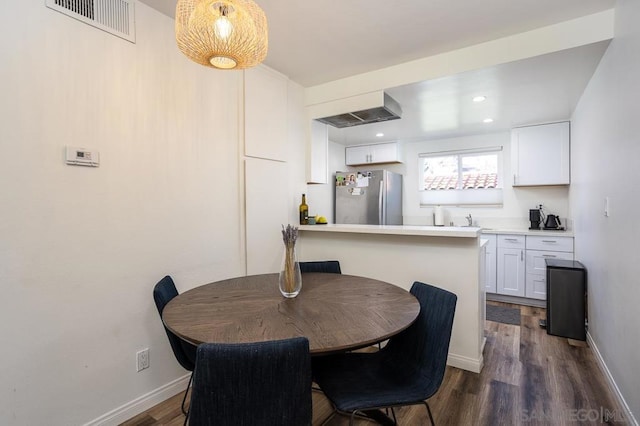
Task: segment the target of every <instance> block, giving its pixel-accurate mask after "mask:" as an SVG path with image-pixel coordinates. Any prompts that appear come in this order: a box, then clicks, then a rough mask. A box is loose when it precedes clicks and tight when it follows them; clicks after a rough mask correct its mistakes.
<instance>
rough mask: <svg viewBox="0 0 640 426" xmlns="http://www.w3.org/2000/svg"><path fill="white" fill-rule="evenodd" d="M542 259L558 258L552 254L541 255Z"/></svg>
mask: <svg viewBox="0 0 640 426" xmlns="http://www.w3.org/2000/svg"><path fill="white" fill-rule="evenodd" d="M542 257H558V256H554V255H552V254H543V255H542Z"/></svg>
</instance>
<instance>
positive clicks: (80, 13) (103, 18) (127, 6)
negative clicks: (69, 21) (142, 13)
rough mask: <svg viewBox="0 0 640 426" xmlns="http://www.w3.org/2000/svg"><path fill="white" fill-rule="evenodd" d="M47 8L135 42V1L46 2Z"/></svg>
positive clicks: (71, 0) (81, 0)
mask: <svg viewBox="0 0 640 426" xmlns="http://www.w3.org/2000/svg"><path fill="white" fill-rule="evenodd" d="M46 1H47V7H49V8H51V9H53V10H57V11H58V12H61V13H64V14H65V15H68V16H71V17H72V18H75V19H77V20H79V21H82V22H84V23H86V24H89V25H91V26H93V27H96V28H99V29H101V30H103V31H106V32H108V33H111V34H113V35H116V36H118V37H120V38H123V39H125V40H127V41H130V42H132V43H135V42H136V32H135V13H134V12H135V9H134V1H135V0H46Z"/></svg>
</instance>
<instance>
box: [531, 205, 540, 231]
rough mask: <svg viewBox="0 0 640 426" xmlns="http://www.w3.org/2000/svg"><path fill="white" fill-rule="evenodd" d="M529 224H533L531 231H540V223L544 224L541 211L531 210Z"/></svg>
mask: <svg viewBox="0 0 640 426" xmlns="http://www.w3.org/2000/svg"><path fill="white" fill-rule="evenodd" d="M529 222H531V226H530V227H529V229H540V223H541V222H542V212H541V211H540V209H531V210H529Z"/></svg>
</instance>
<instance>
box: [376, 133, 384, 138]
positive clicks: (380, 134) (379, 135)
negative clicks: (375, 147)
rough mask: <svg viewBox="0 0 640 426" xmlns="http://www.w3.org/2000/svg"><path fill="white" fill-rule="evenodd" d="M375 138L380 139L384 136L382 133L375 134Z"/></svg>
mask: <svg viewBox="0 0 640 426" xmlns="http://www.w3.org/2000/svg"><path fill="white" fill-rule="evenodd" d="M376 136H377V137H379V138H381V137H383V136H384V133H376Z"/></svg>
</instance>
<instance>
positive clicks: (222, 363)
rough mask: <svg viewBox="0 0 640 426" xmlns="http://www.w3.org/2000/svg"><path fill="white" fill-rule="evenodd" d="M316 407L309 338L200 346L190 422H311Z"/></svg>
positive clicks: (232, 425)
mask: <svg viewBox="0 0 640 426" xmlns="http://www.w3.org/2000/svg"><path fill="white" fill-rule="evenodd" d="M311 409H312V402H311V356H310V354H309V340H307V338H305V337H295V338H291V339H285V340H274V341H266V342H256V343H203V344H201V345H199V346H198V351H197V357H196V369H195V372H194V377H193V387H192V389H191V404H190V406H189V414H188V422H189V425H191V426H214V425H215V426H275V425H278V426H306V425H311V420H312V411H311ZM185 424H186V422H185Z"/></svg>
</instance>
